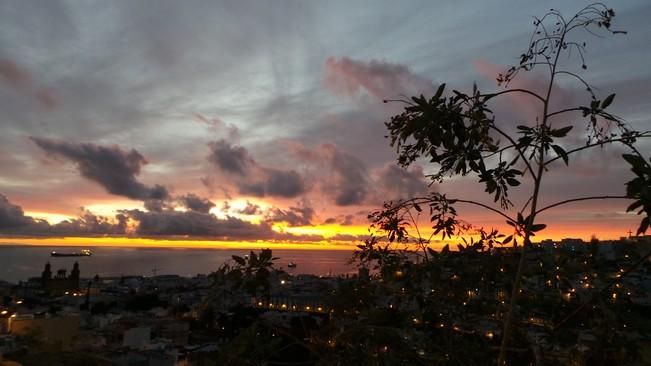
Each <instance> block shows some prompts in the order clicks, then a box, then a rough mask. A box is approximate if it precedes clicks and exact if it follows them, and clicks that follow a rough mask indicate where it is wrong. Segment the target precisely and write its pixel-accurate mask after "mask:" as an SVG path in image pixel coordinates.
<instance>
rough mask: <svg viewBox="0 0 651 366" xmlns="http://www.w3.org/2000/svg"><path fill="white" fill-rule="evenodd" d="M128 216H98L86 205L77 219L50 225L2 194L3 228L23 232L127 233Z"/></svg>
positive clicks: (0, 213) (0, 219)
mask: <svg viewBox="0 0 651 366" xmlns="http://www.w3.org/2000/svg"><path fill="white" fill-rule="evenodd" d="M126 228H127V217H126V216H124V215H122V214H118V215H116V216H115V219H110V218H106V217H103V216H97V215H95V214H93V213H92V212H90V211H88V210H85V209H83V208H82V210H81V212H80V215H79V217H78V218H76V219H70V220H65V221H62V222H60V223H58V224H56V225H50V224H48V223H47V222H46V221H44V220H39V219H35V218H32V217H30V216H25V214H24V212H23V209H22V208H21V207H20V206H18V205H15V204H12V203H11V202H9V199H8V198H7V197H5V196H4V195H2V194H0V232H2V233H8V234H19V235H106V234H110V235H111V234H112V235H123V234H125V232H126Z"/></svg>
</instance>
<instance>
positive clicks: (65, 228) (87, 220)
mask: <svg viewBox="0 0 651 366" xmlns="http://www.w3.org/2000/svg"><path fill="white" fill-rule="evenodd" d="M127 224H128V217H127V216H126V215H123V214H117V215H115V219H111V218H107V217H104V216H98V215H95V214H93V213H92V212H90V211H88V210H85V209H83V208H82V211H81V213H80V215H79V217H78V218H76V219H71V220H65V221H62V222H60V223H58V224H56V225H52V226H50V232H51V233H52V234H58V235H82V234H87V235H100V234H101V235H124V234H126V233H127Z"/></svg>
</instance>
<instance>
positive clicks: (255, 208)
mask: <svg viewBox="0 0 651 366" xmlns="http://www.w3.org/2000/svg"><path fill="white" fill-rule="evenodd" d="M237 213H239V214H242V215H248V216H251V215H258V214H261V213H262V211H261V210H260V206H259V205H256V204H255V203H251V202H249V201H246V206H244V208H242V209H241V210H238V211H237Z"/></svg>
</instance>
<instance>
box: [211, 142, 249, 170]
mask: <svg viewBox="0 0 651 366" xmlns="http://www.w3.org/2000/svg"><path fill="white" fill-rule="evenodd" d="M208 146H209V147H210V155H208V161H210V162H211V163H213V164H215V165H216V166H217V167H219V168H220V169H221V170H223V171H224V172H227V173H232V174H238V175H242V176H244V175H247V173H248V172H249V170H250V169H252V168H253V167H255V166H256V165H257V164H256V163H255V160H254V159H253V158H252V157H251V155H249V152H248V151H247V150H246V149H245V148H244V147H242V146H233V145H232V144H231V143H230V142H228V141H226V140H219V141H215V142H211V143H210V144H208Z"/></svg>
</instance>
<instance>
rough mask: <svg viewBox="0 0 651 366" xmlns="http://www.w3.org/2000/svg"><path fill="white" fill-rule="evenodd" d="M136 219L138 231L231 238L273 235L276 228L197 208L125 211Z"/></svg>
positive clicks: (141, 232)
mask: <svg viewBox="0 0 651 366" xmlns="http://www.w3.org/2000/svg"><path fill="white" fill-rule="evenodd" d="M124 214H125V215H127V216H128V217H129V218H131V219H133V220H134V221H136V222H137V226H136V234H138V235H152V236H156V235H162V236H165V235H188V236H209V237H219V238H229V239H265V238H266V239H270V238H272V237H273V236H274V234H275V232H274V231H273V230H271V227H270V226H268V225H266V224H260V225H257V224H253V223H250V222H247V221H243V220H240V219H237V218H234V217H230V216H228V217H226V218H225V219H220V218H217V217H216V216H215V215H213V214H209V213H204V212H197V211H174V210H167V211H161V212H145V211H141V210H130V211H124Z"/></svg>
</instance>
